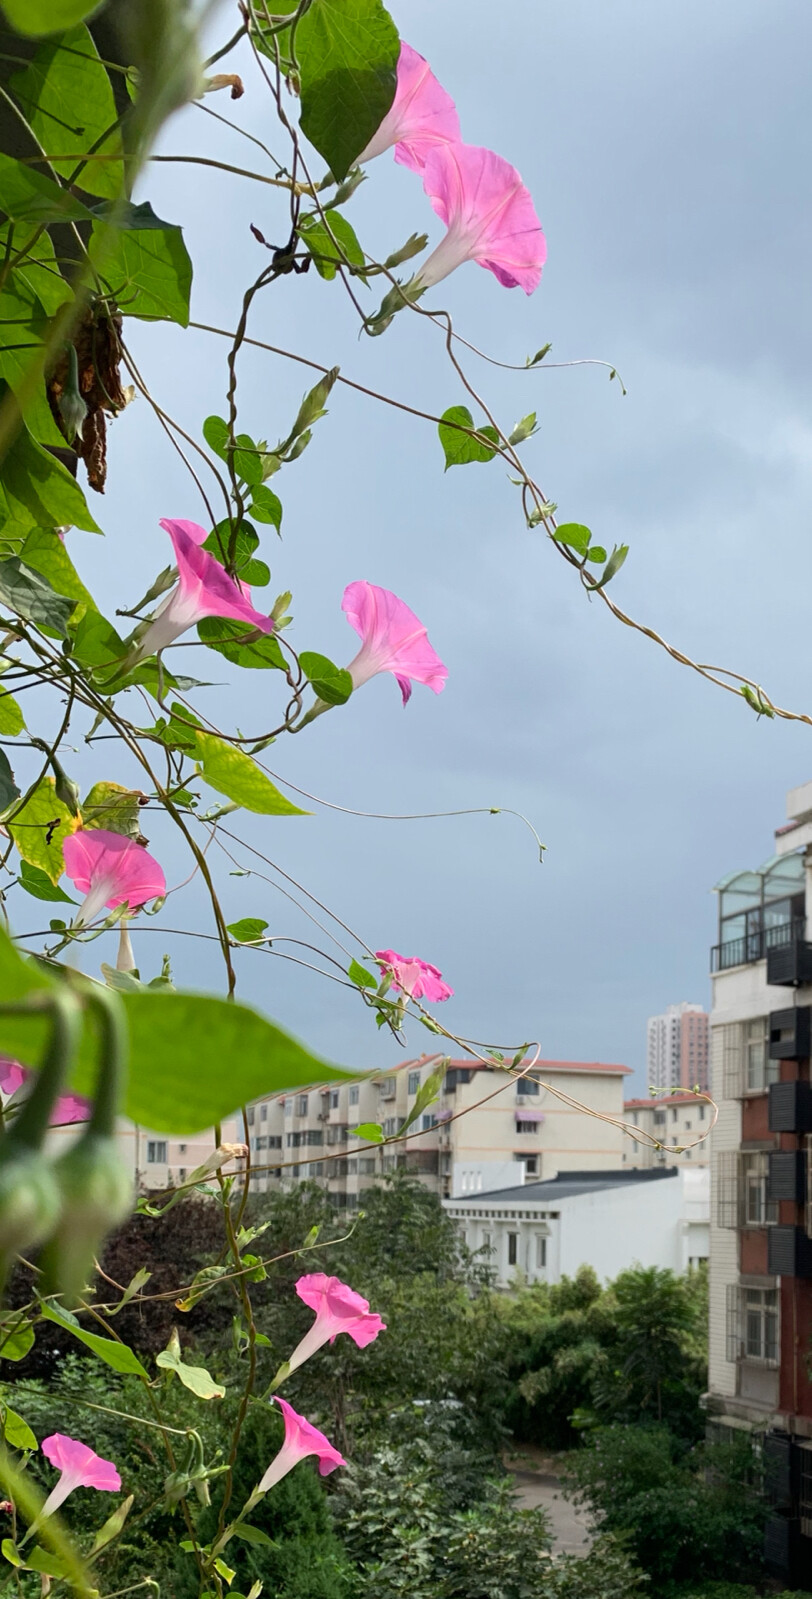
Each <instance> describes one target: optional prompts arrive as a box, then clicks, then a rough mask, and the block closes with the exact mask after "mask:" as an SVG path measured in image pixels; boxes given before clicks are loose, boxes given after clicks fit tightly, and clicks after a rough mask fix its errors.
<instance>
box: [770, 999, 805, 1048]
mask: <svg viewBox="0 0 812 1599" xmlns="http://www.w3.org/2000/svg"><path fill="white" fill-rule="evenodd" d="M810 1013H812V1007H810V1006H809V1005H796V1006H795V1007H794V1009H793V1010H774V1011H772V1013H771V1015H770V1017H769V1028H770V1049H769V1054H770V1060H807V1059H808V1058H809V1053H810V1026H809V1022H810Z"/></svg>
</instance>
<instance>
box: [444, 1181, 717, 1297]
mask: <svg viewBox="0 0 812 1599" xmlns="http://www.w3.org/2000/svg"><path fill="white" fill-rule="evenodd" d="M709 1199H710V1183H709V1175H708V1170H707V1168H705V1169H704V1170H702V1169H697V1170H696V1171H687V1170H684V1171H677V1169H676V1167H674V1166H671V1167H656V1168H653V1169H650V1170H648V1171H643V1170H640V1171H562V1172H560V1173H559V1174H558V1176H557V1177H554V1178H552V1179H551V1180H550V1181H549V1182H541V1183H534V1182H530V1183H526V1184H525V1185H524V1186H523V1187H521V1188H518V1187H509V1188H503V1189H497V1190H496V1192H495V1193H491V1194H484V1193H483V1194H476V1195H472V1196H469V1197H465V1196H459V1197H457V1198H455V1199H447V1200H446V1201H445V1208H446V1210H447V1211H448V1212H449V1215H451V1216H453V1217H454V1220H455V1221H456V1223H457V1225H458V1227H459V1228H460V1230H461V1232H462V1234H463V1236H464V1238H465V1242H466V1243H467V1245H468V1247H469V1248H470V1249H473V1250H483V1251H487V1252H488V1259H489V1261H490V1264H491V1265H492V1268H493V1271H494V1277H495V1282H496V1286H497V1287H500V1288H507V1287H509V1286H510V1284H511V1282H512V1281H514V1280H515V1278H516V1276H517V1274H518V1273H521V1275H522V1276H523V1277H524V1278H525V1279H526V1280H527V1281H528V1282H530V1283H535V1282H545V1283H557V1282H560V1281H561V1278H562V1277H572V1276H574V1275H575V1273H576V1271H577V1270H578V1267H579V1266H584V1265H587V1266H592V1267H593V1268H594V1270H595V1271H596V1272H597V1274H598V1276H599V1277H600V1278H601V1280H602V1281H603V1282H609V1281H611V1280H612V1278H614V1277H616V1276H617V1274H618V1272H620V1271H625V1270H626V1269H627V1268H628V1267H630V1266H637V1265H640V1266H664V1267H669V1268H670V1269H671V1270H672V1271H676V1272H684V1271H688V1270H691V1269H694V1268H696V1267H698V1266H700V1265H701V1264H703V1263H705V1262H706V1261H707V1258H708V1215H709Z"/></svg>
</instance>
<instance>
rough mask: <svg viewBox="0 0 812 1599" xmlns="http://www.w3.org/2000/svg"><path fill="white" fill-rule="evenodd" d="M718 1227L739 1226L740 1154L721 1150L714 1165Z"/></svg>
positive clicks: (730, 1150) (734, 1151) (736, 1151)
mask: <svg viewBox="0 0 812 1599" xmlns="http://www.w3.org/2000/svg"><path fill="white" fill-rule="evenodd" d="M713 1188H714V1196H715V1200H716V1225H717V1227H738V1225H739V1152H738V1150H737V1149H721V1150H719V1152H718V1154H717V1156H716V1159H715V1161H714V1163H713Z"/></svg>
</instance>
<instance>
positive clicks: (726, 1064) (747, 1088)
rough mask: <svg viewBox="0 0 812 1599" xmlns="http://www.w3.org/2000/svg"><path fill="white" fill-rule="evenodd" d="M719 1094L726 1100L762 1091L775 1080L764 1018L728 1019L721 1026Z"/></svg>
mask: <svg viewBox="0 0 812 1599" xmlns="http://www.w3.org/2000/svg"><path fill="white" fill-rule="evenodd" d="M721 1031H722V1093H723V1095H724V1096H725V1098H726V1099H745V1098H746V1097H747V1095H748V1094H763V1093H764V1092H765V1090H766V1089H767V1088H769V1086H770V1083H777V1082H778V1072H779V1062H778V1061H777V1060H770V1058H769V1053H768V1036H769V1033H768V1018H767V1017H766V1016H756V1017H755V1018H754V1019H753V1020H752V1021H749V1022H729V1023H728V1024H727V1025H726V1026H725V1027H723V1028H722V1030H721Z"/></svg>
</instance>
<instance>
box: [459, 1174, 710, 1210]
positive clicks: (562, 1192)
mask: <svg viewBox="0 0 812 1599" xmlns="http://www.w3.org/2000/svg"><path fill="white" fill-rule="evenodd" d="M678 1176H679V1173H678V1171H677V1168H676V1166H655V1167H650V1168H647V1169H645V1170H643V1169H642V1168H641V1169H639V1170H634V1169H625V1168H624V1169H623V1170H621V1171H562V1172H559V1173H558V1175H557V1176H556V1177H550V1178H548V1179H547V1181H546V1182H542V1183H519V1184H517V1185H516V1186H515V1187H513V1188H494V1189H493V1190H492V1191H491V1192H490V1193H485V1194H466V1195H463V1196H462V1197H461V1198H456V1199H454V1201H453V1203H454V1204H455V1205H456V1204H466V1203H467V1204H470V1205H481V1204H483V1203H487V1202H491V1203H493V1204H500V1205H502V1204H511V1203H512V1204H515V1205H528V1204H530V1205H555V1204H556V1203H557V1201H558V1200H559V1199H572V1198H573V1197H574V1196H575V1195H576V1194H595V1193H599V1192H600V1191H601V1190H602V1189H605V1188H629V1187H632V1186H634V1185H635V1184H637V1183H659V1182H662V1181H663V1179H664V1178H666V1177H678Z"/></svg>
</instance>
